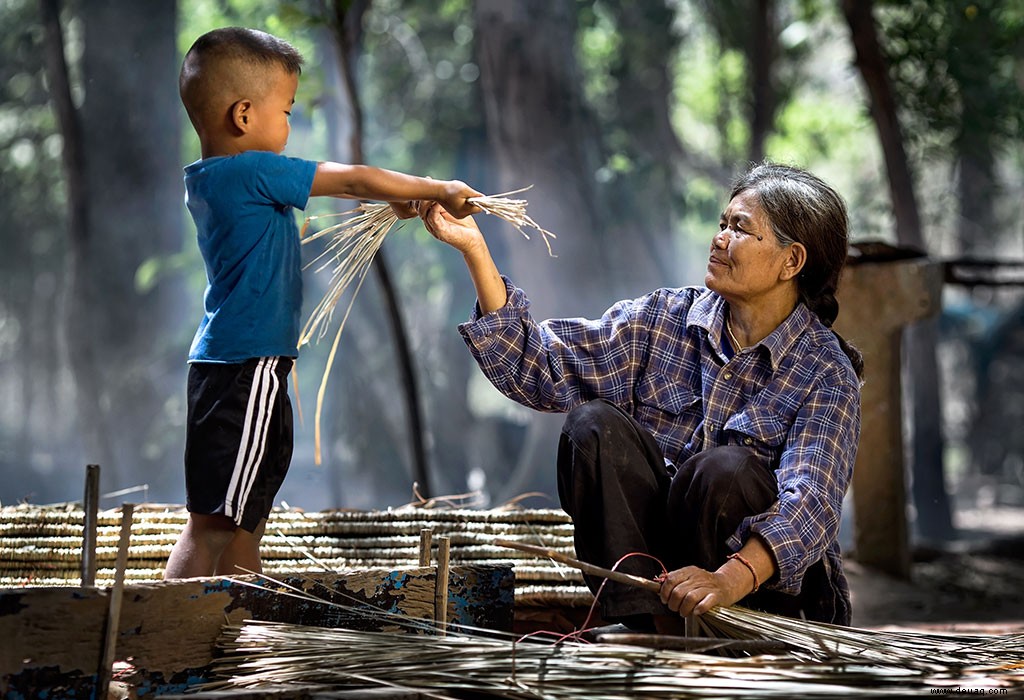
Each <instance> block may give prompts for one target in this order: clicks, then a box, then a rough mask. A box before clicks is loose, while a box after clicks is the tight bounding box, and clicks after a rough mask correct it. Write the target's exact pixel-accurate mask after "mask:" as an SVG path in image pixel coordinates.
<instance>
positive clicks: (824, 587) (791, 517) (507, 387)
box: [459, 278, 860, 624]
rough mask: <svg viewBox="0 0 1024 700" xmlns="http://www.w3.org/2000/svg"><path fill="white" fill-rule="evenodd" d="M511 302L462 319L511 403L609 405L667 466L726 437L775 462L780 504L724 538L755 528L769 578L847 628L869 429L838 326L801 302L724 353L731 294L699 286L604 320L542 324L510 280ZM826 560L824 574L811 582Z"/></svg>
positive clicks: (623, 308)
mask: <svg viewBox="0 0 1024 700" xmlns="http://www.w3.org/2000/svg"><path fill="white" fill-rule="evenodd" d="M505 285H506V288H507V293H508V301H507V303H506V304H505V306H504V307H502V308H501V309H498V310H497V311H495V312H493V313H490V314H486V315H481V314H480V313H479V309H478V308H477V309H476V310H474V313H473V315H472V317H471V318H470V320H469V322H467V323H464V324H462V325H460V326H459V331H460V332H461V333H462V335H463V337H464V339H465V341H466V344H467V345H468V346H469V348H470V351H471V352H472V354H473V356H474V357H475V358H476V360H477V363H478V364H479V365H480V368H481V369H482V370H483V372H484V374H485V375H486V376H487V378H488V379H489V380H490V381H491V382H492V383H493V384H494V386H495V387H497V389H498V390H499V391H501V392H502V393H503V394H505V395H506V396H508V397H509V398H511V399H513V400H514V401H517V402H519V403H521V404H523V405H525V406H528V407H530V408H534V409H536V410H539V411H548V412H566V411H569V410H570V409H572V408H574V407H575V406H577V405H579V404H581V403H584V402H586V401H590V400H592V399H597V398H603V399H606V400H608V401H611V402H613V403H615V404H617V405H619V406H620V407H622V408H623V409H624V410H625V411H626V412H628V413H629V414H631V415H632V416H633V417H634V418H635V419H636V420H637V421H638V422H639V423H640V424H641V425H643V426H645V427H646V428H647V429H648V430H650V431H651V433H652V434H653V435H654V437H655V439H656V440H657V442H658V444H659V445H660V446H661V449H662V451H663V453H664V455H665V458H666V460H668V461H670V462H672V463H674V464H682V463H683V462H684V461H685V460H686V459H687V458H688V457H691V456H692V455H695V454H697V453H698V452H701V451H702V450H706V449H710V448H713V447H717V446H720V445H745V446H748V447H752V448H753V449H755V450H756V451H757V452H758V453H760V454H761V455H763V456H765V457H766V458H768V460H769V462H770V463H771V464H774V465H776V468H775V474H776V478H777V481H778V487H779V499H778V500H777V501H776V502H775V504H774V505H773V506H772V507H771V508H770V509H769V510H768V511H767V512H765V513H761V514H759V515H755V516H753V517H750V518H746V519H745V520H744V521H743V523H742V524H741V526H740V527H739V529H738V530H737V531H736V532H735V533H733V534H732V536H731V537H730V538H729V542H728V543H729V546H730V547H731V548H732V549H733V550H739V549H740V548H741V547H742V546H743V543H744V542H745V541H746V540H747V539H748V538H749V537H750V536H751V534H757V535H758V536H760V537H761V538H762V540H763V541H764V542H765V544H766V545H767V546H768V548H769V549H770V550H771V551H772V553H773V555H774V557H775V561H776V563H777V564H778V575H777V576H776V577H775V578H773V579H772V580H771V581H769V582H768V583H767V584H766V585H767V587H769V588H774V589H776V590H779V591H782V592H784V593H790V594H796V593H799V592H800V591H801V587H802V586H803V585H805V584H806V585H808V586H810V587H813V589H814V590H809V591H807V592H808V593H810V594H812V595H811V596H810V598H812V599H814V600H819V601H820V604H821V609H820V610H815V611H813V613H812V611H810V610H808V611H807V612H808V616H809V617H811V615H812V614H813V619H818V620H826V621H834V622H837V623H840V624H848V623H849V617H850V595H849V586H848V584H847V582H846V577H845V575H844V574H843V567H842V558H841V555H840V551H839V543H838V533H839V519H840V511H841V508H842V502H843V496H844V495H845V493H846V490H847V486H848V484H849V481H850V477H851V474H852V471H853V464H854V459H855V457H856V452H857V442H858V439H859V436H860V382H859V381H858V379H857V377H856V375H855V373H854V371H853V368H852V366H851V364H850V362H849V359H848V358H847V357H846V355H845V354H844V353H843V351H842V349H841V348H840V346H839V343H838V341H837V339H836V337H835V334H834V333H832V331H831V330H829V329H828V328H826V327H825V326H824V325H823V324H822V323H821V322H820V320H819V319H818V318H817V316H815V315H814V314H813V313H811V312H810V311H809V310H808V309H807V307H805V306H804V305H803V304H800V305H798V306H797V308H796V309H795V310H794V311H793V313H792V314H791V315H790V316H789V318H787V319H786V320H785V321H784V322H783V323H782V325H780V326H779V327H778V328H776V329H775V331H773V332H772V333H771V335H769V336H768V337H767V338H765V339H763V340H762V341H761V342H760V343H758V344H756V345H754V346H752V347H749V348H746V349H744V350H742V351H740V352H738V353H736V354H735V355H734V356H733V357H732V358H729V357H728V355H727V354H726V352H725V351H724V350H723V347H722V334H723V332H724V330H723V328H724V322H725V311H726V303H725V300H724V299H722V298H721V297H720V296H718V295H717V294H716V293H714V292H712V291H710V290H708V289H705V288H702V287H684V288H679V289H659V290H656V291H654V292H652V293H651V294H649V295H646V296H643V297H640V298H638V299H632V300H624V301H620V302H618V303H616V304H615V305H614V306H612V307H611V308H610V309H608V310H607V311H606V312H605V313H604V315H603V316H602V317H601V318H600V319H597V320H587V319H582V318H569V319H554V320H548V321H544V322H541V323H538V322H537V321H535V320H534V319H533V317H532V316H531V314H530V311H529V306H530V302H529V300H528V299H527V297H526V294H525V293H524V292H523V291H522V290H521V289H518V288H516V287H515V286H514V285H513V284H512V283H511V282H510V281H509V280H508V279H507V278H505ZM817 561H823V562H824V564H825V571H826V576H825V578H826V580H824V581H805V580H804V573H805V572H806V571H807V568H808V567H809V566H810V565H811V564H813V563H815V562H817Z"/></svg>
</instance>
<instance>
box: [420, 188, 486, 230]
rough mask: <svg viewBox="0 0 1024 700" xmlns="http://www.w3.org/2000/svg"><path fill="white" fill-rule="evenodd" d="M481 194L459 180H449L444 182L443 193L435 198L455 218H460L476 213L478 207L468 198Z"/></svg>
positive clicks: (478, 209)
mask: <svg viewBox="0 0 1024 700" xmlns="http://www.w3.org/2000/svg"><path fill="white" fill-rule="evenodd" d="M482 196H483V193H481V192H477V191H476V190H474V189H473V188H472V187H470V186H469V185H467V184H466V183H465V182H462V181H460V180H449V181H448V182H447V183H445V186H444V194H443V195H442V196H441V197H440V198H439V199H438V200H437V202H438V204H440V205H441V206H442V207H444V208H445V210H447V212H448V213H449V214H451V215H452V216H454V217H455V218H456V219H462V218H465V217H467V216H469V215H470V214H476V213H478V212H479V211H480V207H478V206H476V205H475V204H471V203H470V201H469V198H470V197H482ZM424 221H426V219H424ZM428 228H429V227H428Z"/></svg>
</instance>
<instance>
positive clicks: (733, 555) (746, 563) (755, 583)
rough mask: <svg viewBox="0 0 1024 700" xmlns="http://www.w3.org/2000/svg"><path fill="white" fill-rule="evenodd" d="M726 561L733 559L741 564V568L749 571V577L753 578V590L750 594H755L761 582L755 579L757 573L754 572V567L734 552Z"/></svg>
mask: <svg viewBox="0 0 1024 700" xmlns="http://www.w3.org/2000/svg"><path fill="white" fill-rule="evenodd" d="M726 559H735V560H736V561H738V562H740V563H741V564H743V566H745V567H747V568H748V569H750V575H751V576H753V577H754V590H752V591H751V593H757V589H758V588H760V587H761V582H760V581H759V580H758V578H757V572H756V571H754V565H753V564H751V563H750V562H749V561H747V559H746V557H744V556H743V555H742V554H740V553H739V552H734V553H733V554H730V555H729V556H728V557H726Z"/></svg>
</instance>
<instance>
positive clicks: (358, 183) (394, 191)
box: [309, 162, 481, 219]
mask: <svg viewBox="0 0 1024 700" xmlns="http://www.w3.org/2000/svg"><path fill="white" fill-rule="evenodd" d="M309 194H310V196H311V197H346V198H348V199H373V200H379V201H382V202H409V201H411V200H420V199H423V200H430V201H434V202H437V203H439V204H440V205H441V206H443V207H444V208H445V209H446V210H447V211H448V212H449V213H450V214H451V215H452V216H454V217H456V218H460V219H461V218H462V217H464V216H468V215H470V214H474V213H476V212H478V211H480V210H479V208H478V207H476V206H475V205H473V204H470V203H469V198H470V197H479V196H480V194H481V193H480V192H477V191H476V190H474V189H473V188H472V187H470V186H469V185H467V184H466V183H464V182H460V181H459V180H431V179H430V178H425V177H416V176H415V175H406V174H405V173H399V172H395V171H394V170H385V169H383V168H375V167H373V166H369V165H346V164H343V163H331V162H323V163H320V164H319V165H317V168H316V175H314V177H313V187H312V189H311V190H310V193H309Z"/></svg>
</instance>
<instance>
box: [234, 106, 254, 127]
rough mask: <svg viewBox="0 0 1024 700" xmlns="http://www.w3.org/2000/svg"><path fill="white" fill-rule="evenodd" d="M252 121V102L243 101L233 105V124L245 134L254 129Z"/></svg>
mask: <svg viewBox="0 0 1024 700" xmlns="http://www.w3.org/2000/svg"><path fill="white" fill-rule="evenodd" d="M252 119H253V112H252V100H247V99H243V100H239V101H238V102H236V103H235V104H233V105H231V123H232V125H233V126H234V127H235V128H236V129H238V130H239V131H241V132H242V133H243V134H244V133H248V131H249V129H250V128H251V127H252Z"/></svg>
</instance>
